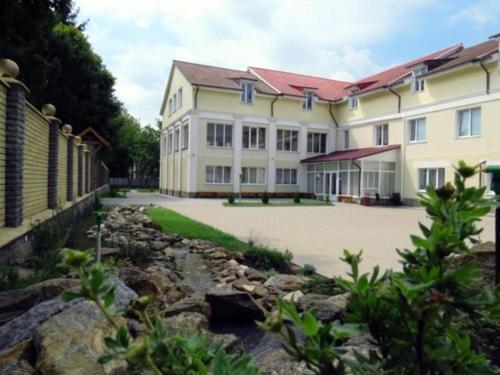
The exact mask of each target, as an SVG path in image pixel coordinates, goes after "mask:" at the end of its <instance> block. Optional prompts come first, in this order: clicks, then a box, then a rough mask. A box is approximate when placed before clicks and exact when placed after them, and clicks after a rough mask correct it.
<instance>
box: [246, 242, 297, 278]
mask: <svg viewBox="0 0 500 375" xmlns="http://www.w3.org/2000/svg"><path fill="white" fill-rule="evenodd" d="M245 260H246V263H247V264H248V265H250V266H252V267H254V268H257V269H260V270H270V269H274V270H277V271H279V272H282V273H289V272H290V262H289V260H288V259H287V258H286V257H285V255H284V253H282V252H280V251H278V250H271V249H268V248H265V247H261V246H254V245H252V246H249V247H248V249H247V250H246V251H245Z"/></svg>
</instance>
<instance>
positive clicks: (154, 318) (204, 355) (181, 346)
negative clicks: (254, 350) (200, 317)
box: [62, 250, 259, 375]
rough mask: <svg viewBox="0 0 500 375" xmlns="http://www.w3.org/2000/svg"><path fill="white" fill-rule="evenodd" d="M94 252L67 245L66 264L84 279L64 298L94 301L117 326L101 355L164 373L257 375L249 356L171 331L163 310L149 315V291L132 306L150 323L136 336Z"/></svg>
mask: <svg viewBox="0 0 500 375" xmlns="http://www.w3.org/2000/svg"><path fill="white" fill-rule="evenodd" d="M91 263H92V261H91V257H90V252H77V251H71V250H68V251H67V252H66V253H65V258H64V264H65V266H66V267H68V268H72V269H75V270H77V272H78V275H79V278H80V290H79V291H78V292H74V291H66V292H64V293H63V295H62V298H63V300H65V301H71V300H74V299H76V298H85V299H87V300H89V301H92V302H94V303H95V304H96V305H97V307H98V308H99V310H100V311H101V312H102V313H103V315H104V316H105V317H106V319H107V321H108V322H109V324H110V325H111V326H112V327H113V328H114V331H115V334H114V336H113V337H106V338H105V340H104V343H105V345H106V348H107V352H106V354H105V355H104V356H102V357H101V358H100V359H99V362H100V363H107V362H109V361H111V360H114V359H122V360H125V361H126V362H127V363H128V364H129V365H130V366H131V367H135V368H136V369H137V368H139V369H140V368H142V369H149V370H150V371H152V373H154V374H155V375H162V374H168V375H171V374H178V375H181V374H182V375H183V374H208V373H213V374H227V375H229V374H236V375H257V374H259V370H258V368H257V367H256V366H255V365H254V364H253V362H252V361H251V359H250V358H249V357H247V356H241V357H239V358H237V357H232V356H228V355H227V354H226V353H225V352H224V351H223V350H222V349H221V348H216V347H213V346H212V345H210V343H209V342H208V341H207V339H206V337H205V336H204V335H202V334H196V335H180V334H177V335H173V336H172V335H167V333H166V331H165V328H164V326H163V324H162V319H163V317H162V316H161V315H160V314H159V313H155V314H150V313H149V312H148V307H149V305H150V303H151V301H152V297H151V296H143V297H140V298H139V299H138V300H136V301H133V303H132V305H131V308H132V310H133V312H134V313H135V314H136V315H137V316H139V317H140V319H141V321H142V322H143V323H144V324H145V326H146V333H145V334H144V335H143V336H139V337H137V338H134V337H133V336H132V335H131V333H130V332H129V330H128V328H127V326H126V325H124V324H122V320H120V319H118V317H119V312H118V311H117V309H116V308H115V305H114V300H115V288H116V287H115V286H114V285H112V284H111V283H110V281H109V280H108V278H107V276H106V274H105V272H104V269H103V267H102V265H101V264H99V263H94V264H91Z"/></svg>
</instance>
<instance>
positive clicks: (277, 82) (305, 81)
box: [248, 67, 349, 100]
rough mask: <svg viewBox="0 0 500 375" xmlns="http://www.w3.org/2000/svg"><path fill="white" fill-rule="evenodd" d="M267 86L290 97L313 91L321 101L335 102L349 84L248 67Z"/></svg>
mask: <svg viewBox="0 0 500 375" xmlns="http://www.w3.org/2000/svg"><path fill="white" fill-rule="evenodd" d="M248 69H249V70H250V72H253V73H255V74H256V75H257V76H259V77H260V78H261V79H262V80H263V81H265V82H266V83H267V84H268V85H270V86H271V87H273V88H274V89H275V90H276V91H278V92H279V93H280V94H284V95H291V96H304V90H311V91H314V94H315V95H316V96H317V97H318V98H319V99H323V100H336V99H338V98H339V97H342V96H343V95H344V94H345V93H346V92H345V90H344V88H345V87H346V86H347V85H348V84H349V82H345V81H338V80H334V79H329V78H322V77H314V76H309V75H304V74H296V73H289V72H283V71H280V70H272V69H264V68H257V67H249V68H248Z"/></svg>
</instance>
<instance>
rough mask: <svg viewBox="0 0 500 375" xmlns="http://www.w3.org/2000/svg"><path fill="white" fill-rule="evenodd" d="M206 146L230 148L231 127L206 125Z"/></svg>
mask: <svg viewBox="0 0 500 375" xmlns="http://www.w3.org/2000/svg"><path fill="white" fill-rule="evenodd" d="M207 146H209V147H232V146H233V125H227V124H215V123H212V122H209V123H207Z"/></svg>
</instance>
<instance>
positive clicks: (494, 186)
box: [484, 166, 500, 285]
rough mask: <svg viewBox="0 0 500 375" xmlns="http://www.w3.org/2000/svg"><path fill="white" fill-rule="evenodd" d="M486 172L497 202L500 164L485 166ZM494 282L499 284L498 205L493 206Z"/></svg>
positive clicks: (499, 221) (499, 225)
mask: <svg viewBox="0 0 500 375" xmlns="http://www.w3.org/2000/svg"><path fill="white" fill-rule="evenodd" d="M484 171H485V172H486V173H491V178H492V181H491V182H492V183H491V187H492V189H493V191H494V192H495V195H496V200H497V203H498V202H499V201H500V166H494V167H486V168H485V169H484ZM495 284H496V285H499V284H500V207H499V206H498V204H497V206H496V208H495Z"/></svg>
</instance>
